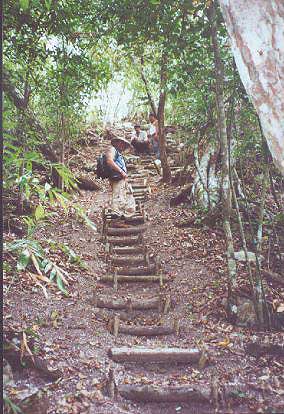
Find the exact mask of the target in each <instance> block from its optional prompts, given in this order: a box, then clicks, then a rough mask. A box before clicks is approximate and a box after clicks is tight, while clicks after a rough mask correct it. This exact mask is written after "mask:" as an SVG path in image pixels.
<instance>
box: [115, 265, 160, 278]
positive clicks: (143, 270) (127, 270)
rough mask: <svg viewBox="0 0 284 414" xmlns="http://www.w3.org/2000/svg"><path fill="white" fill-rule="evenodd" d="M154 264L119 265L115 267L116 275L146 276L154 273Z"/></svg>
mask: <svg viewBox="0 0 284 414" xmlns="http://www.w3.org/2000/svg"><path fill="white" fill-rule="evenodd" d="M156 268H157V266H156V264H150V265H149V266H139V267H120V268H118V269H117V276H148V275H152V274H155V272H156V270H157V269H156Z"/></svg>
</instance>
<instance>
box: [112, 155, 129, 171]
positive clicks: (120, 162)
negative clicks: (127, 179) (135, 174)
mask: <svg viewBox="0 0 284 414" xmlns="http://www.w3.org/2000/svg"><path fill="white" fill-rule="evenodd" d="M115 151H116V153H115V158H114V162H115V163H116V165H118V166H119V167H120V168H121V169H122V170H123V171H124V172H125V173H127V169H126V165H125V161H124V158H123V156H122V155H121V154H120V152H118V151H117V149H116V150H115Z"/></svg>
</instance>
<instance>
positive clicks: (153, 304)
mask: <svg viewBox="0 0 284 414" xmlns="http://www.w3.org/2000/svg"><path fill="white" fill-rule="evenodd" d="M162 302H163V301H162V298H160V297H159V296H157V297H153V298H150V299H143V298H139V299H138V298H133V299H132V298H125V299H110V298H109V297H98V298H96V299H95V300H94V305H95V306H96V307H97V308H107V309H115V310H121V309H131V310H148V309H160V307H161V306H162Z"/></svg>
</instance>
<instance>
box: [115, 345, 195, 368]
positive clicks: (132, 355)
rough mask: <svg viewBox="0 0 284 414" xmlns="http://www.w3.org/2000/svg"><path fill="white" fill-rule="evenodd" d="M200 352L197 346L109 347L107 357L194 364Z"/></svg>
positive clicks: (143, 361) (121, 359) (118, 360)
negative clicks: (189, 347)
mask: <svg viewBox="0 0 284 414" xmlns="http://www.w3.org/2000/svg"><path fill="white" fill-rule="evenodd" d="M201 354H202V353H201V352H200V351H199V349H197V348H191V349H182V348H154V349H151V348H144V347H132V348H128V347H121V348H110V349H109V351H108V355H109V357H110V358H111V359H112V360H113V361H115V362H139V363H145V362H149V363H170V362H171V363H181V364H185V363H187V364H195V363H197V364H198V362H199V360H200V357H201Z"/></svg>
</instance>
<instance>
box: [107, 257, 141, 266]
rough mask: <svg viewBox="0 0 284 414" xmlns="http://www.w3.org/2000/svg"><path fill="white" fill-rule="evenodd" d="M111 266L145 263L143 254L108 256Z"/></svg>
mask: <svg viewBox="0 0 284 414" xmlns="http://www.w3.org/2000/svg"><path fill="white" fill-rule="evenodd" d="M109 259H110V262H111V265H112V266H123V265H128V264H131V265H136V266H139V265H145V264H146V258H145V256H138V257H135V256H112V257H110V258H109Z"/></svg>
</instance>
